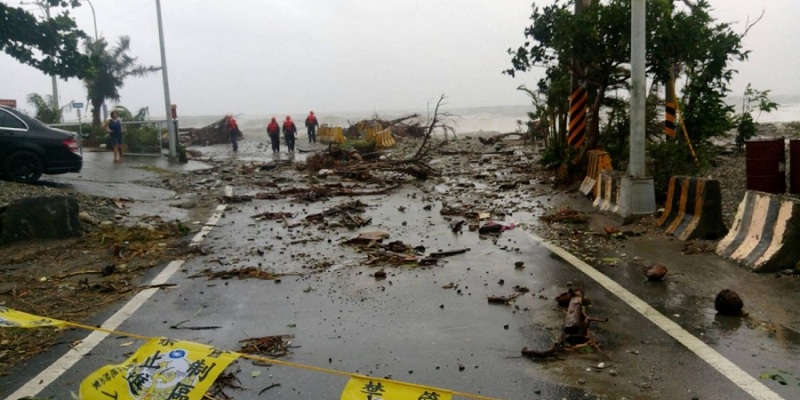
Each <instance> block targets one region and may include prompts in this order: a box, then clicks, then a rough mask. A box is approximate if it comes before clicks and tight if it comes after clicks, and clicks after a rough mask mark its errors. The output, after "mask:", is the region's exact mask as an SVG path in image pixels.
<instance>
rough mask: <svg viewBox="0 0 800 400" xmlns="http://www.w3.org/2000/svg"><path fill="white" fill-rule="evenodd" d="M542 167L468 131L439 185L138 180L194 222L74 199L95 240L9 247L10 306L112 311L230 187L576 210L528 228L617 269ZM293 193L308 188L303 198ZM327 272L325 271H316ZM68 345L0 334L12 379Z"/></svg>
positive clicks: (79, 318)
mask: <svg viewBox="0 0 800 400" xmlns="http://www.w3.org/2000/svg"><path fill="white" fill-rule="evenodd" d="M762 132H763V133H764V134H766V135H775V134H781V133H782V132H783V130H781V129H780V128H775V127H774V126H769V125H767V126H764V130H763V131H762ZM418 145H419V141H418V140H411V139H409V140H403V141H400V143H399V145H398V146H397V147H396V148H394V149H391V150H389V151H387V152H386V154H384V156H383V157H384V158H385V159H394V160H402V159H406V158H408V157H410V155H411V154H413V153H414V152H415V151H416V148H417V146H418ZM537 160H538V149H537V148H536V147H535V146H531V145H530V144H527V143H523V142H521V141H519V140H517V139H516V138H515V137H509V138H506V139H505V140H503V141H502V142H500V143H498V144H492V145H485V144H483V143H481V142H480V141H479V140H478V138H477V137H474V136H463V135H462V136H460V137H459V138H458V140H456V141H453V142H450V143H448V144H446V145H444V146H441V147H437V148H436V149H435V150H434V151H432V152H431V154H430V157H428V158H426V159H425V160H424V161H425V162H426V164H427V165H428V166H429V167H431V168H432V169H433V171H434V172H435V173H434V174H432V175H431V176H430V177H429V178H428V179H427V180H419V179H417V178H416V177H413V176H410V175H408V174H404V173H397V172H385V171H384V172H377V171H372V172H368V173H366V174H365V173H364V171H359V173H358V174H347V173H345V172H342V170H339V171H338V173H337V172H335V170H336V168H334V172H332V173H328V172H327V171H323V173H318V172H317V171H312V170H311V168H306V165H305V163H304V162H301V161H298V162H295V163H288V162H280V163H274V162H262V161H253V160H244V159H239V160H234V159H231V158H216V159H214V158H205V159H204V161H205V162H206V163H207V164H208V166H209V167H208V168H206V169H202V170H198V171H193V172H187V173H185V174H182V175H177V174H167V173H165V174H162V175H161V176H159V177H158V178H157V179H150V180H148V181H146V182H138V183H140V184H144V185H147V186H151V187H156V188H163V189H168V190H172V191H174V192H175V193H177V194H178V195H177V196H176V197H180V198H183V200H184V201H181V202H180V207H181V208H184V209H186V210H187V213H186V217H185V218H184V220H165V219H162V218H160V217H158V216H142V215H136V216H134V215H131V213H129V212H128V211H127V205H126V200H125V199H113V198H105V197H96V196H91V195H86V194H81V193H71V194H72V195H74V196H75V197H76V198H77V199H78V201H79V203H80V207H81V211H85V212H86V213H87V214H88V217H89V218H88V219H86V221H85V223H84V226H85V228H86V233H85V234H84V235H83V236H82V237H79V238H75V239H68V240H58V241H41V242H27V243H17V244H13V245H8V246H2V247H0V306H5V307H10V308H14V309H18V310H22V311H27V312H31V313H34V314H37V315H44V316H48V317H52V318H58V319H68V320H71V321H76V322H83V321H86V320H89V319H90V318H91V317H92V316H93V315H95V314H97V313H99V312H100V311H102V310H103V309H104V308H105V307H107V306H108V305H110V304H112V303H115V302H118V301H120V300H124V299H126V298H129V297H130V296H132V295H133V294H135V293H136V291H137V290H139V288H140V286H139V285H140V283H139V280H140V278H141V276H142V274H143V273H145V272H146V271H147V270H148V269H150V268H153V267H156V266H159V265H163V264H164V263H165V262H167V261H170V260H172V259H175V258H186V257H193V256H195V255H196V254H198V253H202V252H203V250H202V249H197V248H190V247H189V246H188V244H187V238H189V237H191V236H192V234H193V232H196V231H197V230H198V229H199V228H200V225H198V224H197V222H198V221H205V218H206V217H207V215H209V214H210V212H211V211H212V210H213V208H214V206H215V205H216V204H218V203H219V202H223V201H224V202H237V201H247V200H248V199H247V198H246V197H244V198H224V196H223V191H222V189H223V187H224V186H225V185H228V184H229V185H232V186H234V187H247V188H255V192H254V195H255V196H258V195H259V192H260V193H262V195H269V196H278V197H280V198H287V197H293V198H296V199H297V201H299V202H314V201H316V200H317V199H319V198H323V197H325V196H327V195H331V194H334V193H338V194H341V193H342V192H343V191H345V190H347V191H352V192H354V193H358V192H375V191H385V192H386V193H387V194H386V195H387V196H391V193H392V191H393V190H394V189H393V188H396V187H398V186H403V185H415V186H418V187H420V188H421V189H422V191H423V193H427V197H426V198H420V199H412V200H418V201H419V202H420V203H426V202H428V203H429V202H431V201H433V200H434V199H435V200H436V201H439V202H441V203H442V204H444V205H446V207H443V210H445V209H446V210H447V211H446V212H448V213H450V215H449V217H450V222H451V224H452V226H453V229H464V230H467V229H478V228H479V227H480V226H482V225H485V223H486V222H487V220H486V219H483V215H481V214H482V213H485V214H487V215H489V216H491V217H492V218H494V219H497V220H498V221H501V220H503V221H537V220H538V219H539V218H540V217H551V218H550V219H551V220H552V217H557V216H559V215H563V214H559V212H562V211H564V210H571V211H572V213H571V214H569V215H570V216H572V217H574V218H566V219H565V218H558V217H557V218H555V219H556V221H555V222H552V223H547V222H542V223H536V224H531V223H528V224H527V225H528V226H526V227H527V228H528V229H531V230H533V231H535V232H536V233H538V234H539V235H541V236H543V237H545V238H548V239H550V240H553V241H555V242H556V243H558V244H559V245H561V246H563V247H565V248H567V249H568V250H570V251H573V252H575V253H577V254H578V255H579V256H580V257H582V258H583V259H585V260H587V261H591V262H597V261H598V260H599V261H601V262H615V260H616V259H617V258H618V254H619V252H618V251H617V250H618V248H619V247H620V246H624V244H622V242H621V241H620V240H619V238H616V237H610V236H608V235H605V234H604V233H603V232H602V227H598V226H592V225H591V224H590V222H591V215H592V214H594V210H593V209H591V208H587V207H586V202H585V201H579V200H581V197H582V195H581V194H580V193H579V192H578V191H577V186H578V184H579V182H577V183H573V184H569V185H567V184H561V183H558V182H556V180H555V178H554V171H548V170H544V169H543V168H542V167H541V166H540V165H539V164H538V163H537V162H536V161H537ZM716 161H717V162H716V167H715V168H714V169H713V170H712V171H710V172H709V174H708V176H709V177H712V178H714V179H718V180H720V181H721V184H722V185H721V186H722V188H723V216H724V219H725V221H726V222H727V223H728V224H729V225H730V223H731V222H732V220H733V217H734V215H735V212H736V207H737V206H738V203H739V200H740V199H741V198H742V196H743V195H744V191H745V185H744V182H745V172H744V165H745V163H744V155H743V154H742V153H740V152H732V153H727V154H725V155H721V156H719V157H718V158H717V160H716ZM258 188H263V190H262V191H259V190H258ZM276 188H280V190H276ZM288 188H297V189H298V190H299V191H294V192H292V191H290V190H288ZM309 189H310V190H309ZM65 190H66V189H65V188H64V187H59V186H57V185H56V186H48V185H20V184H15V183H10V182H5V181H0V205H1V204H5V203H8V202H10V201H12V200H14V199H18V198H21V197H26V196H39V195H51V194H60V193H63V192H64V191H65ZM357 199H358V196H353V200H357ZM443 213H444V211H443ZM353 215H355V214H353ZM264 217H265V218H267V217H269V218H281V217H280V216H264ZM289 219H291V218H289ZM324 219H325V220H326V221H325V223H324V224H325V226H326V227H330V228H331V229H335V228H337V227H347V226H352V225H353V224H355V226H358V221H353V220H352V218H346V219H344V220H342V219H339V218H338V217H337V216H335V215H327V216H325V217H324ZM362 222H363V221H362ZM654 222H655V219H654V218H644V219H641V220H639V221H637V222H636V223H634V224H633V225H632V226H630V227H629V228H630V229H631V230H632V231H635V232H636V234H641V235H661V234H660V233H659V230H658V228H657V227H656V226H655V223H654ZM286 223H288V222H286ZM308 223H309V224H310V223H318V221H316V222H315V221H311V222H308ZM593 230H594V231H595V233H596V234H592V235H589V237H588V239H586V235H583V234H582V233H583V232H592V231H593ZM576 232H578V233H580V234H579V235H578V234H576ZM577 237H579V239H576V238H577ZM302 239H303V238H302V237H301V239H299V240H302ZM305 239H309V238H305ZM312 239H313V238H312ZM713 244H714V243H713V242H696V243H689V244H687V245H686V246H685V249H686V251H690V252H711V251H712V249H713ZM350 251H352V250H350ZM383 261H384V262H385V261H386V260H383ZM397 262H403V260H397ZM327 266H328V265H326V264H325V263H320V264H319V265H316V264H315V266H314V268H315V269H325V268H326V267H327ZM59 338H60V335H59V333H58V332H56V331H53V330H49V329H38V330H16V329H3V330H0V375H5V374H8V373H9V372H10V370H11V369H12V368H13V366H14V365H15V364H17V363H19V362H20V361H22V360H25V359H28V358H30V357H31V356H33V355H35V354H37V353H39V352H42V351H45V350H46V349H47V348H48V346H51V345H53V344H55V343H58V342H59Z"/></svg>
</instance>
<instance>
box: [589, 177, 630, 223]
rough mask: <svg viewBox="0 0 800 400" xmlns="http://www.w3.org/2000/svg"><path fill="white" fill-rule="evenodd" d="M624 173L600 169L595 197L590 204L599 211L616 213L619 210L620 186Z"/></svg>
mask: <svg viewBox="0 0 800 400" xmlns="http://www.w3.org/2000/svg"><path fill="white" fill-rule="evenodd" d="M623 175H624V173H622V172H619V171H610V170H604V171H600V175H599V177H598V179H597V193H598V195H597V197H595V199H594V203H592V205H593V206H594V208H597V209H599V210H600V211H608V212H611V213H616V212H617V211H618V210H619V202H620V187H621V186H622V176H623Z"/></svg>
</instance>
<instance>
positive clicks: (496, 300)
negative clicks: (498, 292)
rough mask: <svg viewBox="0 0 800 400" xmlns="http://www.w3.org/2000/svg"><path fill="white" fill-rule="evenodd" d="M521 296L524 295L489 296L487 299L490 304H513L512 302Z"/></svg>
mask: <svg viewBox="0 0 800 400" xmlns="http://www.w3.org/2000/svg"><path fill="white" fill-rule="evenodd" d="M519 296H522V293H514V294H512V295H509V296H489V297H487V298H486V300H488V301H489V304H509V303H511V300H514V299H516V298H517V297H519Z"/></svg>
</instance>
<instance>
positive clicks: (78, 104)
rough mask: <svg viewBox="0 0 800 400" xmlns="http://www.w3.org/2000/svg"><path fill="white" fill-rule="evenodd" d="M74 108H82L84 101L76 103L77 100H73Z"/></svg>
mask: <svg viewBox="0 0 800 400" xmlns="http://www.w3.org/2000/svg"><path fill="white" fill-rule="evenodd" d="M72 108H76V109H81V108H83V103H76V102H74V101H73V102H72Z"/></svg>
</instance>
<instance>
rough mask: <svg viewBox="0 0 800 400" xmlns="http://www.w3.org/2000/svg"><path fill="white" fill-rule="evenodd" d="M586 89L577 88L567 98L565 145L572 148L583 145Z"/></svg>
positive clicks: (584, 137)
mask: <svg viewBox="0 0 800 400" xmlns="http://www.w3.org/2000/svg"><path fill="white" fill-rule="evenodd" d="M586 99H587V94H586V89H584V88H583V87H581V86H579V87H578V88H576V89H575V91H573V92H572V94H571V95H570V96H569V132H568V134H567V135H568V136H567V144H569V145H570V146H572V147H573V148H579V147H581V145H583V142H584V140H585V139H586V135H585V134H584V133H585V131H586Z"/></svg>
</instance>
